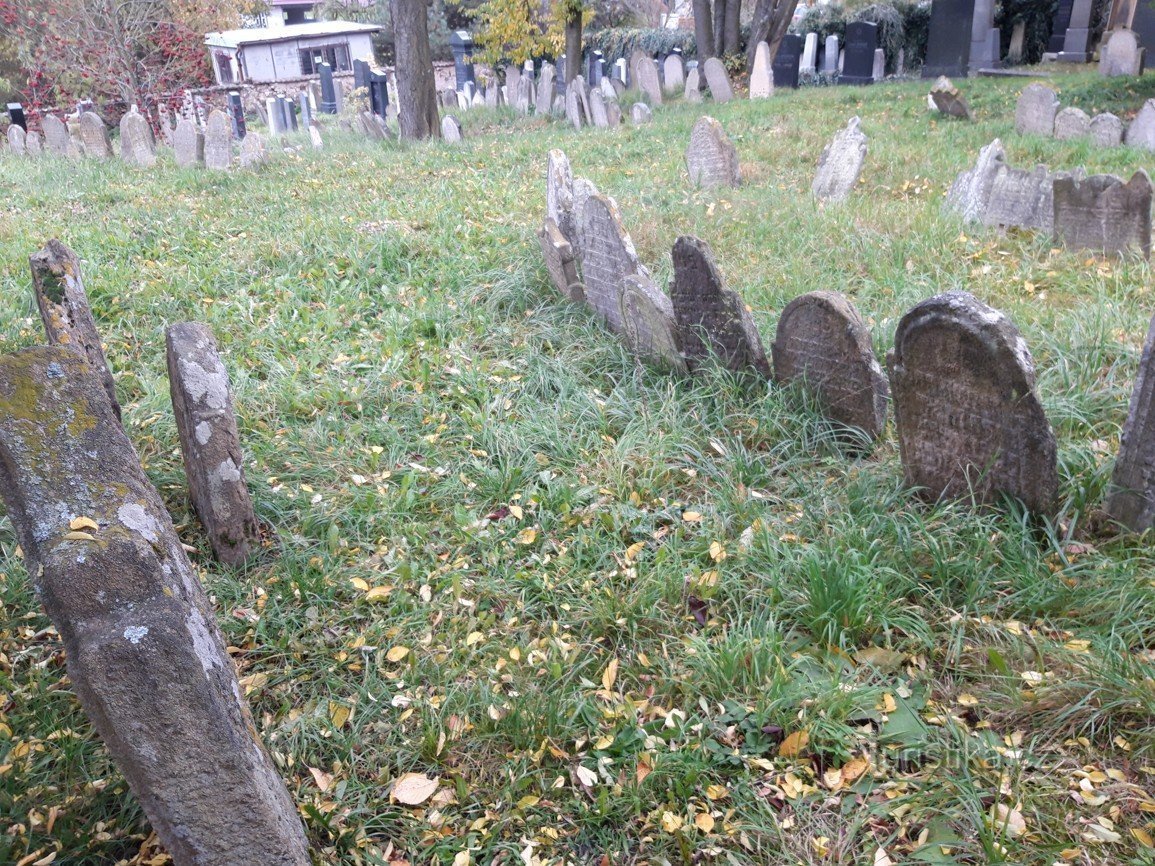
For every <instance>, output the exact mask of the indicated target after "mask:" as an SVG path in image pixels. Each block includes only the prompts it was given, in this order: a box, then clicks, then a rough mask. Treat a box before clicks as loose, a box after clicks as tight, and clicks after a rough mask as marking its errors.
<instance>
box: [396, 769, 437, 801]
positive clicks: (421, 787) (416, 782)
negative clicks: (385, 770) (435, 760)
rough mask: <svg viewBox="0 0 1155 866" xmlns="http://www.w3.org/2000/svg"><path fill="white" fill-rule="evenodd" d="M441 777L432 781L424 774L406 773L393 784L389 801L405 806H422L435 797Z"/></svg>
mask: <svg viewBox="0 0 1155 866" xmlns="http://www.w3.org/2000/svg"><path fill="white" fill-rule="evenodd" d="M438 781H440V777H434V778H432V779H430V778H429V777H428V776H426V775H425V774H424V773H406V774H405V775H404V776H402V777H401V778H400V779H398V780H397V781H396V782H394V783H393V790H392V791H390V792H389V799H390V800H393V801H396V802H398V803H401V804H403V805H405V806H420V805H421V804H422V803H424V802H425V801H426V800H428V799H429V798H430V797H432V796H433V792H434V791H436V790H437V783H438Z"/></svg>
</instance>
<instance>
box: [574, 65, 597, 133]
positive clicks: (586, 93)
mask: <svg viewBox="0 0 1155 866" xmlns="http://www.w3.org/2000/svg"><path fill="white" fill-rule="evenodd" d="M569 86H570V87H571V88H573V90H575V91H576V92H577V98H578V102H580V103H581V107H582V117H583V118H585V123H586V126H589V125H590V124H592V123H593V115H592V112H591V110H590V86H589V84H587V83H586V80H585V78H583V77H582V76H580V75H575V76H574V79H573V81H571V82H570V84H569Z"/></svg>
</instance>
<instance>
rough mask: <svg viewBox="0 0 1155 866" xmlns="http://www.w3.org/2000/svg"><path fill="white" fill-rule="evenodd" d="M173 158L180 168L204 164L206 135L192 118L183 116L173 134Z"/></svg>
mask: <svg viewBox="0 0 1155 866" xmlns="http://www.w3.org/2000/svg"><path fill="white" fill-rule="evenodd" d="M172 153H173V159H174V160H175V161H176V164H177V166H179V167H180V168H190V167H196V166H201V165H204V162H205V136H204V133H203V132H201V131H200V130H199V129H197V125H196V124H195V123H193V122H192V121H191V120H186V119H184V118H181V119H180V120H178V121H177V124H176V131H175V132H173V134H172Z"/></svg>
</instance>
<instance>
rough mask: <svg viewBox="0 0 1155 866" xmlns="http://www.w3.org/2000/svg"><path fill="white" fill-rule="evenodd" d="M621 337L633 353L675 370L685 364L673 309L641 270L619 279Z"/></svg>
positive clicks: (681, 369)
mask: <svg viewBox="0 0 1155 866" xmlns="http://www.w3.org/2000/svg"><path fill="white" fill-rule="evenodd" d="M621 320H622V331H621V334H622V338H623V340H624V342H625V344H626V346H627V347H628V348H629V350H630V351H631V352H633V354H634V355H635V356H636V357H638V358H642V359H645V360H648V361H651V362H653V363H656V364H661V365H662V366H665V367H669V368H671V369H672V370H675V371H677V372H684V371H685V369H686V367H685V363H684V362H683V360H682V354H681V352H680V351H678V342H677V334H676V330H675V328H674V308H673V306H672V305H671V304H670V299H669V298H668V297H666V295H665V293H664V292H663V291H662V290H661V289H659V288H658V287H657V286H656V285H654V282H653V280H651V279H650V276H649V274H647V273H645V272H644V271H642V272H639V273H634V274H627V275H626V276H625V278H624V279H623V281H622V298H621Z"/></svg>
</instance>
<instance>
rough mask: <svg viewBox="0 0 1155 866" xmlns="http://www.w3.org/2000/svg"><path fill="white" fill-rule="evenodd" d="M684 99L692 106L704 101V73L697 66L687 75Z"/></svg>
mask: <svg viewBox="0 0 1155 866" xmlns="http://www.w3.org/2000/svg"><path fill="white" fill-rule="evenodd" d="M682 98H683V99H685V100H686V102H689V103H691V104H695V103H698V102H701V101H702V73H701V72H699V71H698V67H697V66H695V67H694V68H693V69H691V70H690V71H689V72H687V73H686V92H685V93H684V94H683V95H682Z"/></svg>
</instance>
